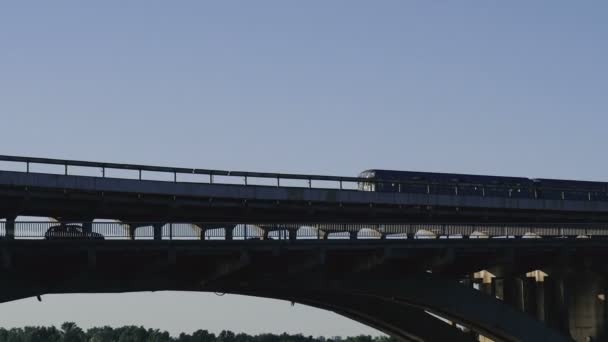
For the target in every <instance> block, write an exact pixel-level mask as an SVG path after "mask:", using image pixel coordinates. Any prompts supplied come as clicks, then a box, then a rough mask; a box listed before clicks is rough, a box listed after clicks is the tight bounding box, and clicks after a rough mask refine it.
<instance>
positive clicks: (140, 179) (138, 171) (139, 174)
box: [137, 169, 141, 180]
mask: <svg viewBox="0 0 608 342" xmlns="http://www.w3.org/2000/svg"><path fill="white" fill-rule="evenodd" d="M137 171H138V172H139V180H141V169H139V170H137Z"/></svg>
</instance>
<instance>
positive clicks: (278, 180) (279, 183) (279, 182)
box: [277, 176, 281, 188]
mask: <svg viewBox="0 0 608 342" xmlns="http://www.w3.org/2000/svg"><path fill="white" fill-rule="evenodd" d="M280 187H281V178H280V177H279V176H277V188H280Z"/></svg>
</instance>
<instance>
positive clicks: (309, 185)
mask: <svg viewBox="0 0 608 342" xmlns="http://www.w3.org/2000/svg"><path fill="white" fill-rule="evenodd" d="M308 188H309V189H311V188H312V179H310V178H308Z"/></svg>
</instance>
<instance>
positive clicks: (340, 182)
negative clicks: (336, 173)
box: [340, 179, 342, 190]
mask: <svg viewBox="0 0 608 342" xmlns="http://www.w3.org/2000/svg"><path fill="white" fill-rule="evenodd" d="M340 190H342V180H341V179H340Z"/></svg>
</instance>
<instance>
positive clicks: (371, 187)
mask: <svg viewBox="0 0 608 342" xmlns="http://www.w3.org/2000/svg"><path fill="white" fill-rule="evenodd" d="M359 190H361V191H375V190H376V184H374V183H368V182H361V183H359Z"/></svg>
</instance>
